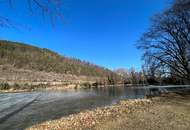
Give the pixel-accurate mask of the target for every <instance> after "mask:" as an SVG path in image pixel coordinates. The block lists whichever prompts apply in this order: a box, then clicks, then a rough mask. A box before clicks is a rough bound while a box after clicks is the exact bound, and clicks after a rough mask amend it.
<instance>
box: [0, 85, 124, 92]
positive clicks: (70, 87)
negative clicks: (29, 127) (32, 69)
mask: <svg viewBox="0 0 190 130" xmlns="http://www.w3.org/2000/svg"><path fill="white" fill-rule="evenodd" d="M43 86H46V87H36V88H33V89H30V88H28V89H27V88H26V89H13V88H11V89H7V90H0V93H19V92H33V91H40V90H41V91H44V90H47V91H53V90H54V91H64V90H76V89H88V88H103V87H113V86H118V87H121V86H125V85H124V84H115V85H99V86H92V85H91V86H84V85H77V86H76V84H70V85H48V84H43Z"/></svg>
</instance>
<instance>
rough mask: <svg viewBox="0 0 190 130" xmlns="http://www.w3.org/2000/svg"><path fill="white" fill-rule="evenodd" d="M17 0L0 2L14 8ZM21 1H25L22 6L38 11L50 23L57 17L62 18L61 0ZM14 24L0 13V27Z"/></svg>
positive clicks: (1, 0) (32, 11) (31, 10)
mask: <svg viewBox="0 0 190 130" xmlns="http://www.w3.org/2000/svg"><path fill="white" fill-rule="evenodd" d="M18 1H19V0H0V4H3V3H4V4H6V5H8V6H9V7H10V8H12V9H14V6H16V3H17V2H18ZM22 2H23V3H26V5H23V6H27V7H28V10H29V11H30V12H31V13H34V12H39V11H40V12H41V14H42V17H45V16H47V17H48V18H49V20H50V21H51V23H52V24H54V22H55V21H56V20H57V19H58V18H59V19H61V20H62V19H63V0H22ZM26 13H27V11H26ZM14 26H15V22H13V21H12V20H10V19H9V18H8V17H6V16H1V15H0V27H14Z"/></svg>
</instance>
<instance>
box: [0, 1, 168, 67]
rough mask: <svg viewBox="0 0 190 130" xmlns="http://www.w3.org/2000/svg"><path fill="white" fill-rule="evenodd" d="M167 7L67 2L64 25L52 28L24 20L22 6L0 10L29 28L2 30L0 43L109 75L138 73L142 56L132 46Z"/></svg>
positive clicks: (38, 17)
mask: <svg viewBox="0 0 190 130" xmlns="http://www.w3.org/2000/svg"><path fill="white" fill-rule="evenodd" d="M131 5H132V6H131ZM168 5H169V3H168V2H166V0H161V1H154V2H153V1H151V0H142V1H138V0H134V1H129V0H128V1H123V0H119V1H111V2H110V1H108V0H104V1H103V2H102V1H99V0H93V1H90V2H89V1H87V0H82V1H80V2H79V1H70V0H68V1H66V3H65V7H64V11H63V13H64V21H58V22H56V25H55V26H51V25H49V24H51V23H50V21H48V20H45V21H42V18H41V15H35V14H32V15H28V14H23V13H22V12H23V10H25V9H20V8H19V6H23V4H22V1H20V2H17V5H15V7H14V9H11V8H6V5H0V7H1V10H3V11H4V12H3V15H5V16H9V17H10V18H11V20H13V21H15V22H16V23H24V24H23V26H26V27H30V28H31V30H29V29H26V28H22V29H21V30H17V29H11V28H0V29H1V32H3V33H1V34H0V39H1V40H9V41H15V42H21V43H25V44H29V45H32V46H36V47H40V48H47V49H49V50H52V51H55V52H57V53H59V54H60V55H63V56H66V57H71V58H72V57H73V58H77V59H80V60H84V61H88V62H90V63H93V64H96V65H99V66H102V67H105V68H108V69H110V70H114V69H118V68H131V67H133V68H135V69H137V70H140V69H141V65H142V61H141V56H142V52H141V51H140V50H137V49H136V47H135V44H136V42H137V40H139V37H141V35H142V34H143V33H144V32H145V31H146V30H147V29H148V28H149V27H150V25H151V20H150V19H151V17H152V16H153V15H155V14H157V13H159V12H162V11H163V10H164V9H165V8H166V7H167V6H168ZM15 10H16V11H15ZM13 12H14V13H13ZM135 16H136V17H135ZM137 16H138V18H137ZM32 19H34V20H32ZM62 22H63V23H62ZM113 52H114V53H113Z"/></svg>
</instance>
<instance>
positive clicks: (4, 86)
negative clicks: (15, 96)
mask: <svg viewBox="0 0 190 130" xmlns="http://www.w3.org/2000/svg"><path fill="white" fill-rule="evenodd" d="M10 88H11V87H10V85H9V84H8V83H1V84H0V90H8V89H10Z"/></svg>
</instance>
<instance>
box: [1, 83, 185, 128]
mask: <svg viewBox="0 0 190 130" xmlns="http://www.w3.org/2000/svg"><path fill="white" fill-rule="evenodd" d="M184 88H185V87H184ZM184 88H183V89H184ZM178 89H182V88H181V87H180V88H179V86H178V87H176V86H170V87H168V86H165V87H154V86H149V87H137V88H134V87H107V88H94V89H78V90H73V91H36V92H22V93H1V94H0V130H21V129H24V128H27V127H30V126H31V125H34V124H36V123H40V122H44V121H47V120H52V119H58V118H60V117H63V116H66V115H69V114H73V113H77V112H80V111H82V110H85V109H92V108H96V107H99V106H105V105H111V104H113V103H116V102H118V101H120V100H122V99H138V98H144V96H145V95H150V94H159V93H160V92H168V91H178Z"/></svg>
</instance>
